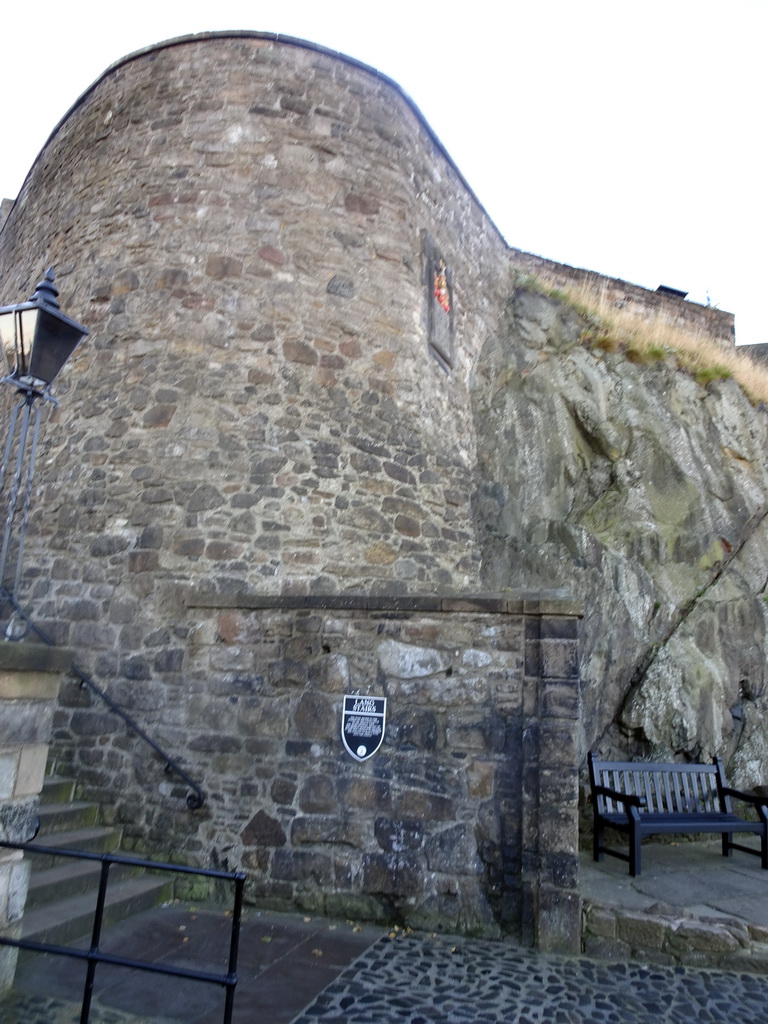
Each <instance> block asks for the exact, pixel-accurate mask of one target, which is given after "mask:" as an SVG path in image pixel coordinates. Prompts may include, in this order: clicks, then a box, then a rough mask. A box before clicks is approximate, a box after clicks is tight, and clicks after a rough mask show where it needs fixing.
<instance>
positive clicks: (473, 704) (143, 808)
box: [56, 590, 579, 951]
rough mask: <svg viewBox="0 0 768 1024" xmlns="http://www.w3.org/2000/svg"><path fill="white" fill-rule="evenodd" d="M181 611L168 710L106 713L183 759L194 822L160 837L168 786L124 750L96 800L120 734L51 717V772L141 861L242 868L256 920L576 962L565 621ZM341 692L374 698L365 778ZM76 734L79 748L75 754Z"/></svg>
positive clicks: (573, 682) (557, 612)
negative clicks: (521, 945)
mask: <svg viewBox="0 0 768 1024" xmlns="http://www.w3.org/2000/svg"><path fill="white" fill-rule="evenodd" d="M180 597H181V601H183V604H182V603H178V604H177V606H176V607H175V608H174V609H171V608H170V606H169V607H168V614H167V617H166V620H165V626H166V628H169V629H175V630H176V631H177V632H179V631H186V632H187V633H188V640H187V645H186V651H187V653H186V658H185V661H184V670H183V672H181V671H178V670H177V671H175V672H173V673H169V674H167V675H166V677H165V685H166V687H167V688H169V689H171V690H174V691H175V692H177V693H178V694H179V695H180V698H181V699H179V700H177V701H176V702H175V703H173V705H169V706H165V707H163V709H162V712H161V713H158V711H156V710H155V711H152V710H151V708H152V707H153V705H154V706H158V705H159V704H160V703H161V702H162V698H161V697H160V695H159V694H158V693H156V691H157V690H158V689H159V688H158V687H157V685H154V686H152V685H151V684H146V685H145V686H144V687H142V688H141V689H140V690H139V689H138V688H134V691H133V699H132V694H131V692H129V691H128V689H127V688H126V689H125V690H124V691H123V692H122V693H120V697H121V698H123V703H124V704H126V705H127V706H128V708H129V709H133V710H135V711H138V712H139V713H141V715H142V718H143V719H144V721H145V722H148V723H149V724H150V725H151V729H152V732H153V735H155V736H156V737H157V738H158V739H159V740H160V742H161V743H163V744H164V745H166V746H167V747H168V749H171V750H183V751H184V756H183V761H184V765H185V767H186V769H187V770H188V771H189V772H190V773H191V774H192V775H193V777H197V778H199V779H200V780H201V782H202V785H203V786H204V788H205V790H206V791H207V801H206V804H205V805H204V807H203V809H202V811H200V812H198V813H197V814H195V815H189V814H188V813H179V814H178V815H177V817H176V819H175V820H174V821H173V823H172V828H169V821H168V804H169V799H168V798H169V796H172V795H174V783H173V782H170V781H169V782H163V781H162V778H163V777H162V773H161V771H160V769H159V765H158V763H157V762H156V761H154V760H149V761H144V760H142V752H141V751H140V750H134V751H133V753H132V755H130V757H131V760H132V769H133V780H132V784H131V785H130V786H129V787H128V788H127V789H126V790H125V791H124V792H123V793H122V794H114V791H113V783H112V778H111V771H110V767H111V766H115V765H118V764H120V763H121V760H124V758H125V747H126V743H125V735H124V731H123V729H122V728H121V724H120V723H119V722H116V721H114V722H111V723H110V721H109V716H108V715H106V714H102V715H99V714H98V709H94V711H95V712H96V713H93V714H91V715H90V717H88V710H87V709H88V708H89V707H91V701H90V698H89V697H88V695H87V694H83V692H82V690H80V689H79V688H78V687H77V685H76V684H74V683H73V684H72V686H70V687H69V688H66V689H65V691H64V694H63V696H62V707H61V709H60V711H59V713H58V715H57V723H56V735H57V739H58V741H59V745H60V748H61V749H64V750H67V751H69V752H70V753H69V757H70V758H71V760H70V762H69V763H66V762H65V763H63V764H61V767H62V768H63V769H64V770H66V771H67V772H72V773H74V774H75V775H76V777H77V778H78V779H79V780H80V782H81V785H82V786H84V787H85V788H86V790H87V791H88V793H89V795H91V796H97V797H101V798H102V799H104V800H106V799H110V806H111V813H112V814H113V815H114V817H115V820H116V821H119V822H120V823H121V824H123V826H124V828H125V830H126V834H127V835H128V837H129V839H132V840H133V842H134V843H135V844H136V845H137V846H138V847H139V848H140V849H141V850H145V849H147V848H149V849H151V850H153V851H155V852H158V851H165V850H166V848H167V853H168V855H170V856H173V857H181V858H182V859H183V860H187V861H188V860H192V861H194V860H199V859H200V858H201V857H202V859H203V860H204V861H206V862H207V858H209V857H210V858H212V861H213V863H214V864H215V865H216V866H220V867H222V868H225V869H227V870H231V869H234V868H235V867H238V868H240V867H242V868H245V869H246V870H247V871H248V872H249V877H250V880H249V884H248V893H249V896H250V898H252V899H254V900H256V901H258V902H259V903H261V904H264V903H268V904H269V903H271V904H274V905H277V906H286V905H297V906H299V907H302V908H304V909H306V910H311V911H318V910H320V911H325V912H327V913H329V914H333V915H336V916H356V917H360V916H363V917H367V918H374V919H382V920H390V921H392V920H398V921H400V922H401V923H404V924H408V925H417V926H421V927H427V928H443V929H450V930H461V931H471V932H478V933H482V934H495V933H498V932H499V931H500V930H505V931H511V932H513V933H515V934H517V935H518V936H521V937H523V938H525V940H526V941H528V942H535V943H536V944H538V945H539V946H540V947H541V948H559V949H570V950H571V951H575V950H576V949H578V941H579V905H578V896H577V893H576V881H577V870H578V862H577V842H576V836H577V831H578V830H577V800H578V784H577V778H578V762H579V752H578V720H579V690H578V646H577V627H578V622H579V617H578V614H577V612H576V609H575V608H574V606H573V605H572V604H570V603H569V602H567V601H563V600H548V601H542V600H533V599H528V600H522V599H515V598H513V597H511V596H510V595H498V596H495V597H486V598H474V599H470V598H438V597H432V598H392V597H378V598H372V597H368V598H363V597H355V596H352V595H348V596H346V597H337V598H333V597H316V598H312V597H309V598H296V597H284V598H274V597H272V598H270V597H262V598H258V597H255V596H254V595H229V596H222V595H221V594H216V593H208V594H206V593H202V592H199V591H197V590H191V591H186V592H184V593H183V594H182V595H180ZM159 656H160V657H163V655H162V653H161V654H160V655H159ZM180 667H181V666H179V668H180ZM353 693H361V694H363V695H369V696H370V695H374V696H385V697H386V698H387V700H388V708H387V716H388V718H387V725H386V729H385V738H384V742H383V744H382V747H381V749H380V750H379V751H378V753H376V754H375V755H373V757H372V758H370V759H369V760H366V761H364V762H356V761H355V760H353V759H352V758H351V757H350V756H349V755H348V754H347V753H346V752H345V750H344V748H343V746H342V742H341V736H340V725H341V706H342V698H343V696H344V694H353ZM113 695H114V693H113ZM94 731H98V735H99V749H98V750H94V749H93V747H92V746H91V745H80V744H79V743H78V740H79V738H80V737H82V736H83V733H84V732H86V733H92V732H94ZM175 795H176V797H178V798H181V797H182V796H183V788H178V789H176V791H175ZM177 803H178V804H179V805H180V806H183V803H182V800H181V799H178V801H177ZM146 822H149V823H150V828H149V831H147V830H146V828H145V827H144V823H146Z"/></svg>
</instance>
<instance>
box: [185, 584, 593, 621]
mask: <svg viewBox="0 0 768 1024" xmlns="http://www.w3.org/2000/svg"><path fill="white" fill-rule="evenodd" d="M182 596H183V600H184V604H185V605H186V607H187V608H215V609H225V608H231V609H241V610H242V611H258V610H267V609H271V610H275V611H277V610H285V611H288V610H301V609H307V610H309V609H313V610H316V611H317V610H321V611H322V610H326V611H368V612H393V611H395V612H434V613H463V614H481V615H527V616H548V617H553V618H574V617H576V618H581V617H582V615H583V614H584V613H583V609H582V606H581V604H580V603H579V602H578V601H575V600H574V599H573V598H572V597H570V596H566V595H561V594H559V593H558V594H552V593H551V592H547V591H543V592H542V593H541V594H540V595H538V596H534V595H532V594H531V592H530V591H525V592H521V593H520V594H516V593H513V592H507V591H502V592H499V593H482V592H481V593H472V592H469V591H467V592H465V593H454V594H409V595H402V594H254V593H252V592H246V591H242V592H238V593H231V592H227V593H221V592H218V591H214V590H210V589H205V588H202V587H186V588H184V589H183V594H182Z"/></svg>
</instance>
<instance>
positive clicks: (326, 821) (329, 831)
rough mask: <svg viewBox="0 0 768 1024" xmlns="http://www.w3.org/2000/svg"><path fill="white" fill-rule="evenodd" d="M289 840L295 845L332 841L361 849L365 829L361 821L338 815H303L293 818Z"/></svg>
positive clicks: (343, 845) (364, 839) (339, 844)
mask: <svg viewBox="0 0 768 1024" xmlns="http://www.w3.org/2000/svg"><path fill="white" fill-rule="evenodd" d="M291 842H292V843H293V844H294V845H296V846H301V845H307V844H310V843H333V844H335V845H337V846H341V847H345V846H351V847H354V848H355V849H363V848H364V846H365V844H366V829H365V827H364V825H363V823H362V822H360V821H355V820H354V819H351V818H349V817H340V816H338V815H320V814H318V815H305V816H303V817H299V818H294V819H293V823H292V825H291Z"/></svg>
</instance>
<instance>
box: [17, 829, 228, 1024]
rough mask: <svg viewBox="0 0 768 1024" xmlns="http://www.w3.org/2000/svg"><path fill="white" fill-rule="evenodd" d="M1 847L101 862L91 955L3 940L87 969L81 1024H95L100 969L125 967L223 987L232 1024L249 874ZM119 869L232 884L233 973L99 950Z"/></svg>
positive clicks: (37, 848)
mask: <svg viewBox="0 0 768 1024" xmlns="http://www.w3.org/2000/svg"><path fill="white" fill-rule="evenodd" d="M0 847H4V848H6V849H10V850H22V851H24V852H25V853H31V854H40V855H46V856H51V857H69V858H73V859H76V860H91V861H100V862H101V875H100V878H99V889H98V893H97V896H96V907H95V910H94V917H93V927H92V931H91V944H90V947H89V948H88V949H82V948H78V947H76V946H60V945H56V944H55V943H50V942H34V941H32V940H30V939H23V938H22V939H10V938H5V937H3V936H0V946H13V947H15V948H16V949H24V950H30V951H31V952H35V953H48V954H51V955H53V956H63V957H69V958H71V959H74V960H80V961H85V962H86V963H87V969H86V976H85V983H84V986H83V996H82V1004H81V1011H80V1024H89V1021H90V1013H91V1003H92V1001H93V993H94V986H95V980H96V968H97V967H98V965H99V964H108V965H109V966H111V967H124V968H128V969H131V970H139V971H147V972H150V973H152V974H162V975H166V976H171V977H174V978H182V979H186V980H188V981H196V982H202V983H204V984H208V985H218V986H220V987H222V988H223V989H224V990H225V999H224V1016H223V1018H222V1024H231V1021H232V1012H233V1009H234V998H235V987H236V985H237V953H238V946H239V942H240V920H241V917H242V908H243V893H244V889H245V874H244V873H243V872H227V871H214V870H209V869H206V868H188V867H183V866H181V865H179V864H164V863H161V862H159V861H149V860H139V859H136V858H133V857H122V856H119V855H117V854H112V853H88V852H86V851H79V850H63V849H59V848H58V847H55V846H39V845H38V844H37V843H35V844H31V843H7V842H0ZM113 864H120V865H125V866H127V867H131V868H142V869H144V870H151V871H165V872H171V873H175V874H183V875H198V876H202V877H204V878H210V879H214V880H218V881H224V882H229V883H231V884H232V885H233V886H234V903H233V908H232V927H231V932H230V940H229V956H228V960H227V970H226V972H225V973H216V972H213V971H198V970H193V969H192V968H188V967H177V966H174V965H173V964H165V963H153V962H151V961H148V960H135V959H132V958H131V957H124V956H119V955H117V954H114V953H104V952H102V951H101V950H100V948H99V944H100V942H101V938H102V930H103V922H104V909H105V906H106V902H107V886H108V884H109V869H110V868H111V866H112V865H113Z"/></svg>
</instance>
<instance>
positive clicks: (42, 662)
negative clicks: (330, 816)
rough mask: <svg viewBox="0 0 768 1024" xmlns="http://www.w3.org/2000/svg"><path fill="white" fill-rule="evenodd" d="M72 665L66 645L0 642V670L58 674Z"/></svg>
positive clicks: (5, 673) (6, 672)
mask: <svg viewBox="0 0 768 1024" xmlns="http://www.w3.org/2000/svg"><path fill="white" fill-rule="evenodd" d="M71 666H72V652H71V651H70V650H68V649H67V648H66V647H49V646H48V645H47V644H28V643H11V642H9V641H1V642H0V672H1V673H3V674H4V675H8V674H10V673H12V672H25V673H26V672H29V673H44V672H49V673H52V674H55V675H60V674H62V673H64V672H68V671H69V669H70V668H71Z"/></svg>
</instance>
